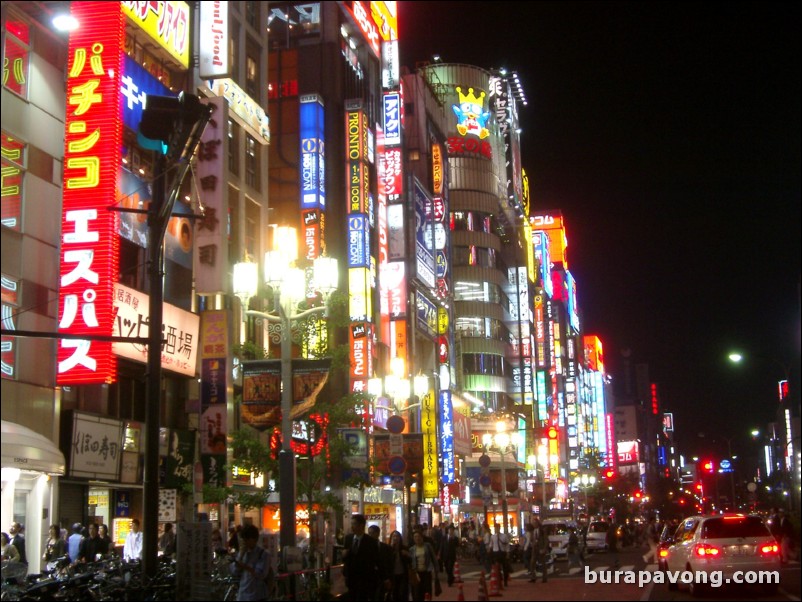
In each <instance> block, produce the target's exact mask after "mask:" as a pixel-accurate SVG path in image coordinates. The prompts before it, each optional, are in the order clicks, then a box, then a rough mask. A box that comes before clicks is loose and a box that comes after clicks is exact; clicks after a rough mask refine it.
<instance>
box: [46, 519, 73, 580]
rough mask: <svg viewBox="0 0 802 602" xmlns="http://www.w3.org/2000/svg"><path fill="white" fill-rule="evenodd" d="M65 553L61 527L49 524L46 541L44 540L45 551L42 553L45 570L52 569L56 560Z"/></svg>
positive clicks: (65, 548) (65, 547) (65, 546)
mask: <svg viewBox="0 0 802 602" xmlns="http://www.w3.org/2000/svg"><path fill="white" fill-rule="evenodd" d="M66 553H67V542H66V541H64V540H63V539H61V527H60V526H58V525H50V529H49V531H48V537H47V541H45V552H44V554H42V560H44V561H45V567H46V568H47V570H48V571H52V570H53V567H54V566H55V564H56V560H58V559H59V558H61V557H62V556H64V554H66Z"/></svg>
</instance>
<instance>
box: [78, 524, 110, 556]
mask: <svg viewBox="0 0 802 602" xmlns="http://www.w3.org/2000/svg"><path fill="white" fill-rule="evenodd" d="M87 531H88V535H87V536H86V537H84V538H83V539H82V540H81V547H80V549H79V550H78V562H80V563H82V564H86V563H87V562H97V561H98V560H99V559H100V556H102V555H103V554H105V553H106V552H107V551H108V548H107V547H106V542H105V541H103V540H102V539H100V537H99V536H98V533H97V525H96V524H95V523H89V525H87Z"/></svg>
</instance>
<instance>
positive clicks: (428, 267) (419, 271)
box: [413, 178, 436, 288]
mask: <svg viewBox="0 0 802 602" xmlns="http://www.w3.org/2000/svg"><path fill="white" fill-rule="evenodd" d="M413 195H414V200H413V205H414V210H415V266H416V270H415V273H416V276H417V278H418V280H420V281H421V282H422V283H423V284H425V285H426V286H428V287H429V288H434V287H435V270H436V266H435V259H434V232H433V231H432V230H433V225H434V224H433V221H432V219H431V218H430V216H431V215H432V200H431V199H430V198H429V195H428V194H427V193H426V191H425V190H424V188H423V186H421V183H420V182H419V181H418V180H417V178H416V179H415V184H414V186H413Z"/></svg>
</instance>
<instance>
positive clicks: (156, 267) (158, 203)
mask: <svg viewBox="0 0 802 602" xmlns="http://www.w3.org/2000/svg"><path fill="white" fill-rule="evenodd" d="M155 166H156V171H155V173H156V178H155V179H154V180H153V196H152V201H151V207H150V211H149V212H148V277H149V278H148V281H149V289H150V290H148V295H149V306H148V312H149V314H150V317H149V321H148V383H147V399H146V402H145V479H144V500H143V507H142V510H143V512H142V515H143V519H144V521H143V522H144V524H143V525H142V527H143V530H142V570H143V571H144V573H145V574H146V575H148V576H149V577H152V576H154V575H155V574H156V569H157V568H158V538H159V429H160V424H161V420H160V418H161V417H160V406H161V380H162V354H161V349H162V323H163V306H164V232H165V229H166V227H167V220H168V219H169V217H170V213H172V208H170V213H168V214H167V218H166V219H165V217H164V216H163V212H162V208H163V205H164V203H165V188H166V186H165V178H166V177H167V175H166V174H165V171H166V168H167V159H166V157H165V156H164V155H162V154H161V153H156V163H155Z"/></svg>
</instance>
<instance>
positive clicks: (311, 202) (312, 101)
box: [299, 94, 326, 259]
mask: <svg viewBox="0 0 802 602" xmlns="http://www.w3.org/2000/svg"><path fill="white" fill-rule="evenodd" d="M299 116H300V134H301V170H300V171H301V210H304V209H324V208H325V207H326V181H325V145H326V140H325V133H324V129H323V128H324V125H325V121H324V119H325V116H324V111H323V101H322V100H321V99H320V97H319V96H318V95H317V94H307V95H305V96H302V97H301V98H300V109H299ZM311 259H314V257H312V258H311Z"/></svg>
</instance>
